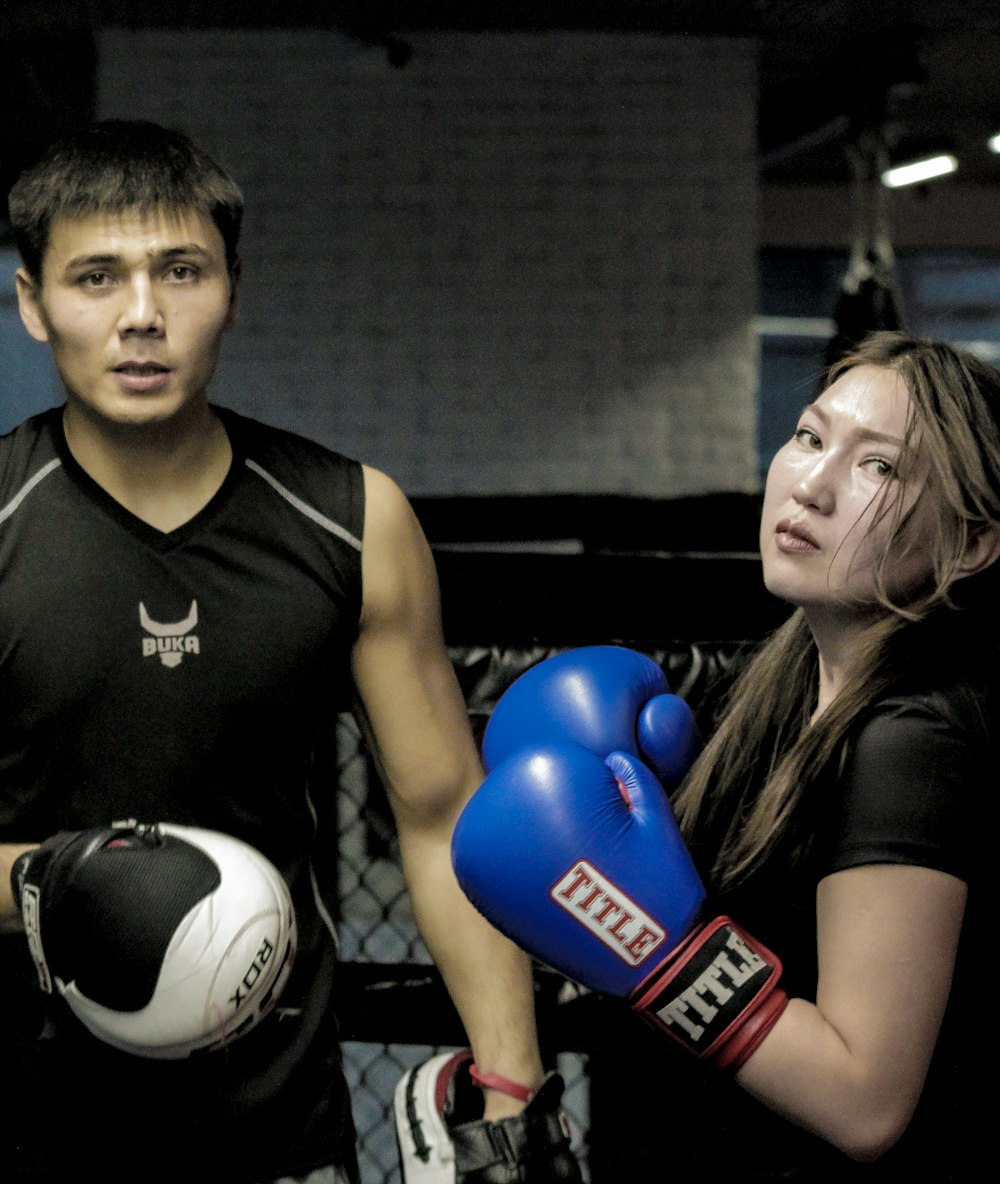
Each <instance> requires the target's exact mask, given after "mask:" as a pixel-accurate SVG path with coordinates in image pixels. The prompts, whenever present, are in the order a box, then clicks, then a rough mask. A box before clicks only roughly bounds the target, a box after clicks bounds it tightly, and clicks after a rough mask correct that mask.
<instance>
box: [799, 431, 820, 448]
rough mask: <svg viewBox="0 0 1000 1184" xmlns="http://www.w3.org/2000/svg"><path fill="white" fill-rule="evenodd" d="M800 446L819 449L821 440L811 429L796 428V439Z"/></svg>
mask: <svg viewBox="0 0 1000 1184" xmlns="http://www.w3.org/2000/svg"><path fill="white" fill-rule="evenodd" d="M794 438H795V439H796V440H798V442H799V443H800V444H804V445H805V447H806V448H819V447H820V443H821V441H820V438H819V436H817V435H816V433H815V432H814V431H813V430H812V429H811V428H796V429H795V437H794Z"/></svg>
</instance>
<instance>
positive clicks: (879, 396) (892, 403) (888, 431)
mask: <svg viewBox="0 0 1000 1184" xmlns="http://www.w3.org/2000/svg"><path fill="white" fill-rule="evenodd" d="M813 406H814V407H815V409H816V410H817V411H818V412H819V414H820V415H822V416H823V417H824V418H826V417H829V418H831V419H833V420H836V421H837V422H839V423H841V424H843V425H844V426H845V427H850V428H853V429H854V430H855V431H856V432H858V433H860V434H865V435H868V434H873V435H879V436H886V437H889V438H894V439H898V440H902V438H903V437H904V435H905V433H906V427H907V423H908V420H909V413H910V393H909V390H908V389H907V386H906V383H905V382H904V380H903V378H902V376H901V375H900V374H899V373H898V372H897V371H896V370H892V369H889V368H887V367H881V366H856V367H854V368H853V369H851V370H848V371H847V372H846V373H845V374H842V375H841V376H840V377H839V378H838V379H837V380H836V381H835V382H834V383H832V384H831V385H830V386H829V387H827V389H826V390H825V391H824V392H823V393H822V394H821V395H820V397H819V398H818V399H817V400H816V402H815V404H814V405H813Z"/></svg>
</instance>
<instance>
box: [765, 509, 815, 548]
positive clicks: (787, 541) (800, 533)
mask: <svg viewBox="0 0 1000 1184" xmlns="http://www.w3.org/2000/svg"><path fill="white" fill-rule="evenodd" d="M774 538H775V542H776V544H777V547H778V550H779V551H785V552H788V553H789V554H793V555H801V554H804V553H806V552H808V551H819V550H820V545H819V543H818V542H817V541H816V539H815V538H814V537H813V535H812V534H811V533H810V532H809V531H808V530H806V528H805V527H804V526H803V525H802V524H801V523H799V522H792V521H791V519H789V518H782V520H781V521H780V522H779V523H778V525H777V526H776V527H775V529H774Z"/></svg>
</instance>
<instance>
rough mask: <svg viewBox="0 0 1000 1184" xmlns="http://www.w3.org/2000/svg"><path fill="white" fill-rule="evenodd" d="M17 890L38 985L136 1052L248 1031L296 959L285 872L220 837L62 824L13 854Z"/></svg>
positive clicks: (167, 1051)
mask: <svg viewBox="0 0 1000 1184" xmlns="http://www.w3.org/2000/svg"><path fill="white" fill-rule="evenodd" d="M11 887H12V890H13V893H14V900H15V903H16V904H17V906H18V908H19V909H20V911H21V915H22V917H23V919H24V926H25V932H26V934H27V938H28V944H29V947H30V950H31V955H32V958H33V960H34V963H35V967H36V969H37V971H38V977H39V984H40V986H41V987H42V989H43V990H44V991H47V992H50V993H54V992H58V994H60V995H61V996H62V997H63V999H64V1000H65V1001H66V1003H67V1004H68V1006H69V1008H70V1010H71V1011H72V1012H73V1014H74V1015H76V1016H77V1018H78V1019H79V1020H80V1021H81V1022H82V1023H83V1024H84V1025H85V1026H86V1027H87V1028H88V1029H89V1030H90V1031H91V1032H92V1033H93V1034H94V1035H95V1036H97V1037H98V1038H99V1039H101V1040H103V1041H104V1042H106V1043H107V1044H110V1045H112V1046H114V1047H115V1048H118V1049H121V1050H123V1051H125V1052H129V1053H133V1054H135V1055H137V1056H142V1057H152V1058H163V1059H175V1058H180V1057H186V1056H189V1055H190V1054H192V1053H196V1052H201V1051H207V1050H211V1049H215V1048H218V1047H221V1046H222V1045H224V1044H227V1043H229V1042H230V1041H232V1040H234V1039H236V1038H237V1037H238V1036H241V1035H242V1034H243V1033H244V1032H247V1031H249V1030H250V1029H251V1028H252V1027H254V1026H255V1025H256V1024H257V1023H258V1021H259V1020H260V1019H262V1018H263V1016H265V1015H266V1014H267V1013H268V1011H270V1010H271V1008H272V1007H273V1005H274V1003H275V1001H276V1000H277V998H278V995H279V994H280V992H281V991H282V989H283V988H284V985H285V981H286V980H287V977H288V974H289V971H290V969H291V964H292V961H293V958H294V955H295V942H296V928H295V913H294V910H293V907H292V901H291V897H290V895H289V892H288V887H287V885H286V884H285V882H284V880H283V879H282V877H281V876H280V874H279V873H278V871H277V869H276V868H275V867H274V866H273V865H272V864H271V863H270V862H269V861H268V860H267V859H265V857H264V856H263V855H261V853H260V852H259V851H257V850H256V849H255V848H253V847H251V846H249V845H248V844H246V843H244V842H242V841H240V840H238V839H235V838H233V837H231V836H230V835H224V834H219V833H217V832H215V831H210V830H202V829H198V828H196V827H188V826H174V825H171V824H168V823H158V824H156V825H152V826H149V825H139V824H135V823H127V824H123V825H114V826H109V827H101V828H96V829H94V830H85V831H78V832H61V833H59V834H57V835H54V836H53V837H52V838H50V839H48V840H47V841H46V842H44V843H43V844H42V845H41V846H40V847H37V848H35V849H34V850H31V851H27V852H25V853H24V854H23V855H21V856H20V857H19V858H18V859H17V860H16V861H15V862H14V866H13V868H12V870H11Z"/></svg>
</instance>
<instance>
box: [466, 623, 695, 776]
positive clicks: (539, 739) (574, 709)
mask: <svg viewBox="0 0 1000 1184" xmlns="http://www.w3.org/2000/svg"><path fill="white" fill-rule="evenodd" d="M552 740H573V741H576V743H578V744H582V745H583V747H584V748H587V749H589V750H590V751H591V752H593V753H596V754H597V755H598V756H606V755H607V754H608V753H609V752H615V751H623V752H628V753H631V754H632V755H633V756H635V757H638V758H640V759H641V760H642V761H644V762H645V763H646V764H647V765H649V766H650V767H651V768H652V769H653V771H654V772H655V773H656V776H657V777H658V778H659V780H660V783H661V784H662V785H663V786H665V787H666V789H667V790H668V791H670V790H673V789H675V788H676V787H677V786H678V785H679V784H680V783H681V781H682V780H683V778H684V775H685V774H686V773H687V771H688V769H689V768H690V767H691V765H692V763H693V762H694V759H695V757H696V756H697V755H698V753H699V751H700V749H701V740H700V738H699V736H698V728H697V725H696V724H695V719H694V715H693V714H692V712H691V708H690V707H688V705H687V703H685V701H684V700H683V699H681V698H680V697H679V696H678V695H674V694H672V693H671V691H670V687H669V685H668V683H667V678H666V675H665V674H664V673H663V671H662V670H661V669H660V667H659V666H658V665H657V664H656V663H655V662H654V661H653V659H652V658H649V657H647V656H646V655H645V654H640V653H638V652H637V651H636V650H630V649H626V648H625V647H623V646H614V645H593V646H583V647H582V648H580V649H574V650H567V651H566V652H565V653H562V654H556V655H555V656H554V657H551V658H546V659H545V661H543V662H539V663H538V664H537V665H536V666H532V667H531V669H530V670H527V671H525V673H524V674H522V675H521V677H520V678H518V679H517V680H516V681H515V682H514V683H513V684H512V685H511V686H510V687H509V688H508V690H507V691H506V692H505V693H504V695H503V696H502V697H501V699H500V701H499V703H497V705H496V709H495V710H494V712H493V714H492V716H491V717H490V721H489V724H488V725H487V728H486V734H485V736H484V737H483V760H484V762H485V764H486V768H487V769H492V768H493V767H494V766H496V765H497V764H498V763H499V762H500V761H501V760H503V758H504V757H506V756H509V755H510V754H511V753H512V752H517V751H518V750H520V749H525V748H533V747H536V746H537V745H539V744H546V743H548V742H549V741H552Z"/></svg>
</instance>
